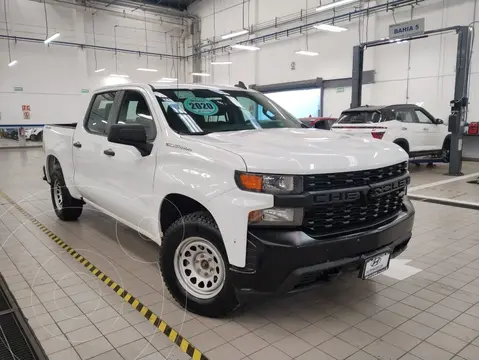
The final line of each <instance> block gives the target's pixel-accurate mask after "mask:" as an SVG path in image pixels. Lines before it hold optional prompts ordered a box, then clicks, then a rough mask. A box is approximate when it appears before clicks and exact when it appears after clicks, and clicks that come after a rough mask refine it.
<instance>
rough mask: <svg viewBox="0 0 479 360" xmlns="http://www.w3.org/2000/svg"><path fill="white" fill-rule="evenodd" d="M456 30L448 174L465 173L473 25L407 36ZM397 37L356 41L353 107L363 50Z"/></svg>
mask: <svg viewBox="0 0 479 360" xmlns="http://www.w3.org/2000/svg"><path fill="white" fill-rule="evenodd" d="M451 31H455V32H456V33H457V35H458V42H457V54H456V80H455V87H454V100H452V101H451V114H450V116H449V125H448V126H449V131H450V132H451V142H450V154H449V158H450V160H449V172H448V174H447V175H451V176H459V175H462V172H461V169H462V137H463V134H464V124H465V120H466V114H467V105H468V99H467V93H468V82H469V66H470V60H471V56H470V54H471V46H472V36H473V34H472V28H471V27H469V26H452V27H448V28H441V29H435V30H427V31H425V32H424V34H423V35H420V36H415V37H411V38H405V39H403V41H404V40H408V41H411V40H417V39H424V38H427V37H428V36H429V35H432V34H438V33H446V32H451ZM394 43H395V42H394V41H390V40H388V39H385V40H377V41H370V42H367V43H362V44H359V45H356V46H355V47H354V48H353V73H352V84H351V86H352V89H351V105H350V106H351V108H355V107H359V106H361V100H362V85H363V79H362V77H363V76H362V75H363V66H364V50H366V49H367V48H368V47H375V46H381V45H388V44H394ZM437 160H438V159H426V160H417V162H416V163H417V164H419V163H420V162H426V163H431V162H438V161H437ZM441 162H444V161H441Z"/></svg>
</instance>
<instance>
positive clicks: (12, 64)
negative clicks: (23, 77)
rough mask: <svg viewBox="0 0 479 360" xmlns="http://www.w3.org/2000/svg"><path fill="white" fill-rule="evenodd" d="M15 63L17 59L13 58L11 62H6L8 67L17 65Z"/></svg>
mask: <svg viewBox="0 0 479 360" xmlns="http://www.w3.org/2000/svg"><path fill="white" fill-rule="evenodd" d="M17 63H18V60H13V61H12V62H10V63H9V64H8V66H10V67H12V66H15V65H17Z"/></svg>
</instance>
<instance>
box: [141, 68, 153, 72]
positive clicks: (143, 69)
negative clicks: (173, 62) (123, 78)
mask: <svg viewBox="0 0 479 360" xmlns="http://www.w3.org/2000/svg"><path fill="white" fill-rule="evenodd" d="M136 70H138V71H149V72H157V71H158V70H157V69H148V68H138V69H136Z"/></svg>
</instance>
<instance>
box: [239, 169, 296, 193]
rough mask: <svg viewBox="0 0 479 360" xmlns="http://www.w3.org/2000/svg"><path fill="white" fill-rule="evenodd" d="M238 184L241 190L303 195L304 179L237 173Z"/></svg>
mask: <svg viewBox="0 0 479 360" xmlns="http://www.w3.org/2000/svg"><path fill="white" fill-rule="evenodd" d="M235 178H236V184H237V185H238V187H239V188H240V189H241V190H245V191H253V192H262V193H266V194H278V195H288V194H301V193H302V192H303V178H302V177H301V176H294V175H272V174H254V173H246V172H240V171H237V172H236V174H235Z"/></svg>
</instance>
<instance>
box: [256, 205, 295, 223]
mask: <svg viewBox="0 0 479 360" xmlns="http://www.w3.org/2000/svg"><path fill="white" fill-rule="evenodd" d="M248 220H249V223H250V225H271V226H275V225H277V226H299V225H301V223H302V222H303V209H301V208H276V207H273V208H270V209H264V210H254V211H251V212H250V213H249V216H248Z"/></svg>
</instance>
